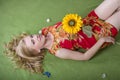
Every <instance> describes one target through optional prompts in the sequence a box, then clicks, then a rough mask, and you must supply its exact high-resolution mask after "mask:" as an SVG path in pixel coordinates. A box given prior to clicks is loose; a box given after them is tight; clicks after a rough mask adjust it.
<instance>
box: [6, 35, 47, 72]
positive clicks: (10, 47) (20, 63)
mask: <svg viewBox="0 0 120 80" xmlns="http://www.w3.org/2000/svg"><path fill="white" fill-rule="evenodd" d="M26 36H28V34H26V33H22V34H20V35H19V36H16V37H15V38H13V39H12V40H11V41H10V42H8V43H7V44H5V53H6V54H7V56H8V57H10V58H11V59H12V61H13V62H15V63H16V64H17V67H19V68H23V69H26V70H29V71H30V72H34V73H42V72H43V67H42V66H43V59H44V55H45V52H46V50H45V49H42V50H41V52H40V53H39V56H33V55H32V54H34V50H29V49H28V48H27V46H26V45H25V43H24V41H23V38H25V37H26Z"/></svg>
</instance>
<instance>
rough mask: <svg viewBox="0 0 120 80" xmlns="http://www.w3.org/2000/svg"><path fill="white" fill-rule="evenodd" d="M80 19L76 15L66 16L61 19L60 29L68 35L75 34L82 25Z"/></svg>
mask: <svg viewBox="0 0 120 80" xmlns="http://www.w3.org/2000/svg"><path fill="white" fill-rule="evenodd" d="M81 19H82V18H81V17H80V16H78V15H77V14H68V15H66V16H65V17H64V18H63V21H62V28H63V29H64V30H65V31H66V32H67V33H70V34H75V33H77V32H78V31H80V30H81V27H82V25H83V21H82V20H81Z"/></svg>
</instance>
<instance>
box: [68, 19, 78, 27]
mask: <svg viewBox="0 0 120 80" xmlns="http://www.w3.org/2000/svg"><path fill="white" fill-rule="evenodd" d="M75 23H76V22H75V20H73V19H72V20H70V21H69V22H68V25H69V26H75Z"/></svg>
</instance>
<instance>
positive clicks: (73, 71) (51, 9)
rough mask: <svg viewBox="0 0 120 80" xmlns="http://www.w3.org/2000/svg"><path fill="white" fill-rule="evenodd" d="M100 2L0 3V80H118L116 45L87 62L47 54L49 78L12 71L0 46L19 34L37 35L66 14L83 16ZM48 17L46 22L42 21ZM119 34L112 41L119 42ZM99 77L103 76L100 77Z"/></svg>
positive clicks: (33, 0) (42, 0) (34, 0)
mask: <svg viewBox="0 0 120 80" xmlns="http://www.w3.org/2000/svg"><path fill="white" fill-rule="evenodd" d="M102 1H103V0H65V1H64V0H62V1H61V0H0V80H120V76H119V75H120V69H119V66H120V51H119V49H120V45H117V44H115V45H112V46H110V47H108V48H106V49H104V50H101V51H99V52H98V53H97V55H96V56H95V57H94V58H92V59H91V60H90V61H72V60H62V59H59V58H57V57H55V56H53V55H51V54H49V53H48V54H47V55H46V57H45V61H44V69H45V71H48V72H50V73H51V77H49V78H48V77H47V76H44V75H42V74H34V73H30V72H28V71H25V70H23V69H14V66H15V64H13V63H12V62H11V61H10V59H9V58H8V57H6V56H5V54H4V53H3V51H4V48H3V45H4V43H6V42H8V41H10V39H11V38H12V36H15V35H18V34H20V33H22V32H28V33H30V34H33V33H38V31H39V30H40V29H41V28H42V27H46V26H50V25H53V24H55V23H57V22H58V21H61V20H62V18H63V17H64V16H65V15H66V14H68V13H77V14H79V15H81V16H82V17H85V16H86V15H87V14H88V13H89V12H90V11H91V10H93V9H94V8H95V7H97V6H98V5H99V4H100V3H101V2H102ZM47 18H50V20H51V21H50V22H49V23H47V22H46V19H47ZM119 38H120V35H118V36H117V37H116V40H117V41H118V42H120V39H119ZM102 74H106V76H105V78H102Z"/></svg>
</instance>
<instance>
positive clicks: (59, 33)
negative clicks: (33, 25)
mask: <svg viewBox="0 0 120 80" xmlns="http://www.w3.org/2000/svg"><path fill="white" fill-rule="evenodd" d="M101 21H102V20H100V19H99V18H98V16H97V15H96V14H95V12H94V11H92V12H90V14H88V16H87V17H86V18H84V19H83V22H84V25H90V26H92V33H93V34H92V36H90V37H89V36H88V35H86V34H85V33H84V31H83V30H80V31H79V32H78V33H77V34H75V35H72V36H71V35H70V34H68V33H66V32H65V31H64V30H63V29H62V27H61V26H62V24H61V22H58V23H57V24H55V25H54V26H49V27H46V28H43V29H42V34H43V35H46V34H47V33H48V32H51V33H52V34H53V36H54V43H53V46H52V48H51V49H50V50H49V51H50V53H51V54H55V52H56V51H57V50H58V49H59V48H66V49H70V50H76V49H80V48H82V49H89V48H91V47H92V46H93V45H94V44H95V43H96V42H97V40H98V39H99V38H100V37H99V35H101V36H108V35H109V36H112V37H115V36H116V35H117V33H118V31H117V29H116V28H115V27H114V26H112V25H111V24H109V23H106V22H104V21H102V22H101ZM101 26H104V27H101ZM106 26H109V27H107V28H106ZM104 28H105V29H104ZM101 32H102V33H101Z"/></svg>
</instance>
